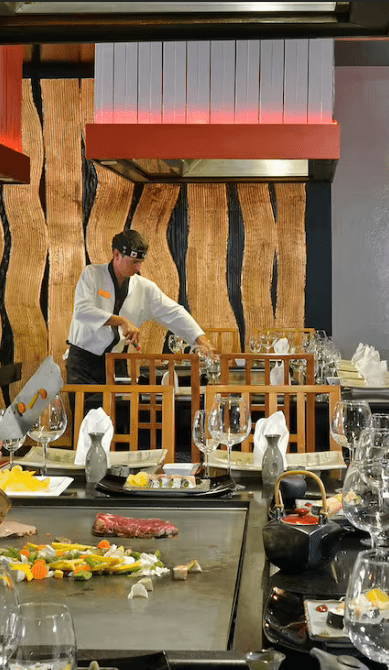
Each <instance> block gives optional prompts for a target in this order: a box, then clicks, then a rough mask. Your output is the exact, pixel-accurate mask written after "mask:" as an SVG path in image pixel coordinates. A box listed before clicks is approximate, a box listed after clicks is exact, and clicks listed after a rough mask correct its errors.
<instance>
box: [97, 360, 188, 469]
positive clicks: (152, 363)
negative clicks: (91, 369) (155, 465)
mask: <svg viewBox="0 0 389 670" xmlns="http://www.w3.org/2000/svg"><path fill="white" fill-rule="evenodd" d="M118 360H125V361H127V365H128V372H129V376H130V383H131V384H132V385H134V384H135V385H136V384H137V380H138V377H139V373H140V368H141V366H146V367H147V368H148V372H149V382H150V384H157V377H158V373H159V374H161V366H162V367H163V371H167V372H168V373H169V378H168V381H169V385H171V386H173V387H174V372H175V366H176V365H177V364H180V363H181V364H183V363H190V367H189V366H188V375H189V374H190V378H191V392H190V399H191V426H192V425H193V419H194V415H195V412H196V411H197V410H198V409H200V359H199V356H198V355H197V354H142V353H131V354H130V353H128V354H115V353H109V354H106V357H105V361H106V377H107V384H115V362H116V361H118ZM156 400H157V399H156V397H155V396H152V397H151V398H150V402H151V405H146V404H144V403H141V404H140V406H139V408H140V409H141V410H150V413H151V415H152V416H154V415H155V412H156V411H157V408H158V405H157V404H156ZM191 457H192V460H193V463H197V462H198V460H199V458H200V452H199V450H198V448H197V447H196V445H195V443H194V442H193V440H192V441H191Z"/></svg>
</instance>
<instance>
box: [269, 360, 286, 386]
mask: <svg viewBox="0 0 389 670" xmlns="http://www.w3.org/2000/svg"><path fill="white" fill-rule="evenodd" d="M284 367H285V366H284V361H277V362H276V364H275V366H274V368H272V369H271V370H270V384H272V386H282V385H283V383H284Z"/></svg>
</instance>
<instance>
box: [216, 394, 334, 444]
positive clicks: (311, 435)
mask: <svg viewBox="0 0 389 670" xmlns="http://www.w3.org/2000/svg"><path fill="white" fill-rule="evenodd" d="M217 393H220V394H221V395H228V394H241V395H242V396H243V397H244V398H245V399H246V402H247V404H248V406H249V408H250V412H251V415H252V417H253V415H254V416H256V415H258V409H259V412H260V414H261V416H256V418H255V420H254V418H253V431H252V433H251V435H249V437H248V438H247V440H245V441H244V442H243V443H242V445H241V450H242V451H252V448H253V442H254V429H255V423H256V421H257V419H258V418H262V417H265V418H267V417H269V416H270V415H271V414H274V412H277V411H278V410H282V411H283V412H284V414H285V419H286V424H287V426H288V429H289V432H290V435H289V448H290V445H291V444H296V445H297V452H298V453H304V452H314V451H315V450H316V434H315V433H316V407H315V400H316V396H318V395H321V394H327V395H328V396H329V402H328V409H329V412H328V419H329V426H330V423H331V417H332V415H333V412H334V409H335V404H336V402H338V401H339V400H340V386H327V385H324V384H323V385H319V384H318V385H315V386H305V385H304V386H268V385H265V386H253V385H239V386H238V385H217V384H215V385H212V386H211V385H209V386H207V388H206V410H207V412H210V411H211V408H212V405H213V403H214V400H215V397H216V394H217ZM258 396H259V398H260V404H259V405H258V404H257V398H258ZM261 396H262V399H261ZM263 396H265V402H264V401H263ZM293 396H294V398H295V400H296V431H295V432H293V433H292V432H291V412H290V403H289V411H288V412H287V411H285V408H286V404H285V398H287V397H289V400H291V397H293ZM264 408H265V409H264ZM330 449H331V450H332V451H339V450H340V449H341V447H340V446H339V445H338V444H337V443H336V442H335V440H333V439H332V437H331V433H330Z"/></svg>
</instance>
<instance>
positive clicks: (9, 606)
mask: <svg viewBox="0 0 389 670" xmlns="http://www.w3.org/2000/svg"><path fill="white" fill-rule="evenodd" d="M18 605H19V596H18V592H17V589H16V587H15V585H14V583H13V581H12V577H11V571H10V569H9V567H8V564H7V561H6V560H4V559H3V558H2V559H0V649H1V652H0V667H1V668H7V663H8V650H9V640H8V628H7V622H8V617H9V614H10V612H11V611H13V610H14V609H15V608H16V607H17V606H18Z"/></svg>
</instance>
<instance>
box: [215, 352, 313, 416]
mask: <svg viewBox="0 0 389 670" xmlns="http://www.w3.org/2000/svg"><path fill="white" fill-rule="evenodd" d="M239 359H241V360H244V362H245V367H244V368H242V369H241V371H239V372H237V371H235V372H233V371H232V370H231V365H232V366H234V365H236V357H235V356H232V355H231V354H220V371H221V374H220V383H221V384H233V383H235V382H234V381H233V377H234V376H235V377H237V376H239V378H241V377H242V372H244V381H243V380H242V381H240V382H238V383H241V384H254V385H258V384H264V385H267V386H270V384H271V382H270V372H271V369H272V366H273V365H274V363H276V362H279V361H280V362H283V363H284V379H283V383H284V385H285V386H288V385H289V384H290V383H291V381H289V375H290V373H291V372H292V373H293V371H291V366H292V365H293V364H296V361H301V362H302V364H304V363H305V384H307V385H311V386H313V385H314V384H315V357H314V355H313V354H306V353H304V354H239V358H238V360H239ZM258 363H259V366H260V367H255V364H258ZM300 372H301V370H300V371H299V374H300ZM301 377H302V378H304V373H303V374H301ZM307 402H308V404H310V405H312V407H314V404H315V399H314V398H313V397H312V396H308V398H307ZM269 403H270V398H269V396H268V395H266V394H265V396H264V397H263V404H262V405H261V404H260V401H259V400H258V401H257V402H256V406H255V409H256V411H260V410H263V411H265V412H266V413H268V412H269ZM284 412H285V415H286V416H290V395H289V394H288V395H286V396H285V398H284ZM267 415H268V414H267Z"/></svg>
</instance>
